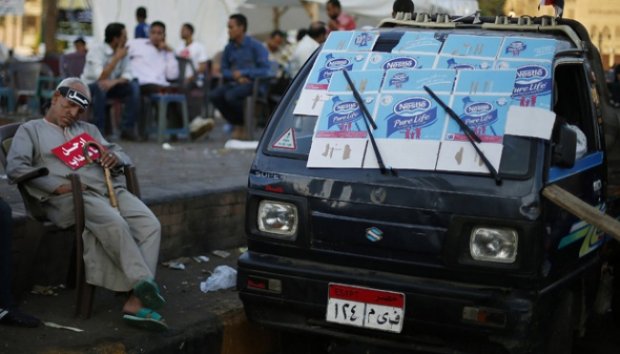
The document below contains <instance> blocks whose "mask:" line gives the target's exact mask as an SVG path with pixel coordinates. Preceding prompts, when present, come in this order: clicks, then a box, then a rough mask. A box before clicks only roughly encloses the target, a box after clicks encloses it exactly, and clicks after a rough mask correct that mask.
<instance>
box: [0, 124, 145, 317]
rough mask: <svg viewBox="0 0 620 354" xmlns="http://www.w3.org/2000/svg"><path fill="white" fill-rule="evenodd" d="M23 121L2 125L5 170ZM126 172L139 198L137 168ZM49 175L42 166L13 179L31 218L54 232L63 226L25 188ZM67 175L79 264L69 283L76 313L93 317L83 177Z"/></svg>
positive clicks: (0, 149) (0, 137)
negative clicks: (87, 271)
mask: <svg viewBox="0 0 620 354" xmlns="http://www.w3.org/2000/svg"><path fill="white" fill-rule="evenodd" d="M20 124H21V123H12V124H7V125H3V126H0V163H1V164H2V166H3V167H4V168H5V169H6V164H7V155H8V153H9V149H10V147H11V142H12V140H13V136H15V133H16V132H17V128H19V126H20ZM124 172H125V178H126V183H127V190H129V191H130V192H131V193H133V194H134V195H136V196H137V197H138V198H139V197H140V187H139V185H138V180H137V178H136V174H135V167H133V166H125V168H124ZM47 174H48V170H47V169H46V168H41V169H38V170H35V171H32V172H31V173H28V174H26V175H24V176H20V177H19V178H17V179H16V180H13V181H12V182H13V183H16V184H17V187H18V188H19V192H20V194H21V196H22V200H23V202H24V206H25V207H26V211H27V213H28V217H30V218H32V219H34V220H36V221H38V222H40V223H41V224H43V226H44V228H45V230H46V232H52V231H54V230H59V228H57V227H56V226H55V225H53V224H52V223H51V222H50V221H49V220H48V219H47V217H46V215H45V212H44V211H43V209H42V208H41V205H40V204H39V201H38V200H36V199H35V198H33V197H32V196H30V194H28V191H27V190H26V188H25V183H26V182H28V181H29V180H31V179H34V178H37V177H40V176H45V175H47ZM67 177H68V178H69V180H70V181H71V185H72V188H73V192H72V193H73V204H74V206H75V207H74V212H75V225H74V226H72V227H71V229H73V230H72V231H73V233H74V235H75V254H74V257H75V263H73V264H74V265H72V268H75V277H71V273H73V272H71V271H70V272H69V274H68V283H69V284H68V285H70V286H71V285H74V286H75V287H76V288H77V289H76V306H75V316H79V317H82V318H89V317H90V316H91V314H92V307H93V299H94V293H95V286H94V285H91V284H88V283H86V278H85V273H84V259H83V257H82V254H83V253H84V243H83V240H82V233H83V232H84V221H85V220H84V199H83V197H82V189H81V182H80V176H79V175H78V174H76V173H71V174H69V175H68V176H67Z"/></svg>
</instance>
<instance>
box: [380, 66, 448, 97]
mask: <svg viewBox="0 0 620 354" xmlns="http://www.w3.org/2000/svg"><path fill="white" fill-rule="evenodd" d="M456 73H457V72H456V71H454V70H428V69H421V70H388V71H387V72H386V73H385V79H384V80H383V88H382V90H381V92H384V93H404V92H411V93H426V91H425V90H424V86H427V87H429V88H430V89H431V90H433V92H435V93H437V94H450V93H451V92H452V87H453V86H454V80H455V78H456Z"/></svg>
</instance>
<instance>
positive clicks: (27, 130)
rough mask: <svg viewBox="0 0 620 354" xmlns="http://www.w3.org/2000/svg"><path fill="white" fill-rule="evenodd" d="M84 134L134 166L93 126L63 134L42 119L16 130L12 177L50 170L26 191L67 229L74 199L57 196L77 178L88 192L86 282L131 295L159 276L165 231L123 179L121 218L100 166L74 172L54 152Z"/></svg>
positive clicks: (118, 185)
mask: <svg viewBox="0 0 620 354" xmlns="http://www.w3.org/2000/svg"><path fill="white" fill-rule="evenodd" d="M84 132H86V133H88V134H89V135H91V136H92V137H93V138H94V140H95V141H97V142H99V143H101V144H102V145H103V146H104V147H105V148H106V149H108V151H110V152H113V153H114V154H115V155H116V156H117V158H118V159H119V161H120V162H121V163H122V164H126V163H129V162H130V160H129V157H127V155H125V154H124V153H123V152H122V150H121V148H120V147H119V146H118V145H116V144H110V143H108V142H107V141H106V140H105V139H104V138H103V137H102V136H101V133H100V132H99V130H98V129H97V127H96V126H94V125H92V124H89V123H85V122H81V121H78V122H75V123H74V124H73V125H71V126H70V127H68V128H65V129H64V130H63V129H62V128H61V127H59V126H57V125H55V124H52V123H50V122H48V121H46V120H45V119H37V120H32V121H29V122H26V123H24V124H23V125H22V126H21V127H20V128H19V129H18V130H17V133H16V134H15V137H14V139H13V142H12V144H11V148H10V151H9V155H8V163H7V174H8V176H9V177H10V178H11V179H15V178H17V177H19V176H21V175H23V174H25V173H28V172H30V171H32V170H33V169H38V168H41V167H46V168H47V169H48V170H49V175H47V176H42V177H38V178H35V179H33V180H31V181H29V182H28V183H27V185H26V188H27V190H28V192H29V193H30V194H31V195H32V196H33V197H35V198H37V199H38V200H39V201H40V202H41V206H42V207H43V209H44V210H45V212H46V213H47V216H48V218H49V219H50V220H51V221H52V222H53V223H54V224H56V225H58V226H59V227H68V226H70V225H72V224H73V223H75V219H74V212H73V200H72V197H71V194H70V193H68V194H63V195H55V194H54V191H55V190H56V189H57V188H58V187H59V186H61V185H63V184H70V181H69V179H68V178H67V177H66V176H67V175H68V174H70V173H78V174H79V175H80V179H81V182H82V184H84V185H85V186H86V190H85V191H84V209H85V210H84V212H85V220H86V225H85V231H84V234H83V235H82V237H83V239H84V262H85V266H86V267H85V268H86V281H87V282H88V283H90V284H93V285H97V286H102V287H105V288H108V289H110V290H114V291H128V290H130V289H131V288H132V287H133V286H134V285H135V283H136V282H138V281H139V280H141V279H144V278H153V277H154V276H155V269H156V266H157V258H158V255H159V243H160V239H161V227H160V224H159V221H158V220H157V218H156V217H155V215H154V214H153V213H152V212H151V211H150V210H149V209H148V207H147V206H146V205H144V203H142V201H140V200H139V199H138V198H136V197H135V196H134V195H133V194H131V193H130V192H128V191H127V190H126V189H125V184H124V179H123V178H121V177H114V187H115V191H116V194H117V197H118V202H119V211H120V213H119V211H117V210H115V209H113V208H112V207H111V206H110V202H109V199H108V197H107V188H106V185H105V178H104V173H103V168H102V167H101V165H99V164H89V165H86V166H83V167H81V168H80V169H78V170H76V171H74V170H72V169H71V168H69V167H68V166H67V165H65V164H64V163H63V162H62V161H61V160H60V159H59V158H58V157H56V155H54V154H53V153H52V152H51V150H52V149H53V148H55V147H58V146H60V145H62V144H64V143H65V142H67V141H69V140H71V139H72V138H74V137H75V136H78V135H80V134H82V133H84Z"/></svg>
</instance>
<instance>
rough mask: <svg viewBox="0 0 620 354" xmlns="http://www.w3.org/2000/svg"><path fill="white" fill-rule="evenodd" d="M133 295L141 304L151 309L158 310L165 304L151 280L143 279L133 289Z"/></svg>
mask: <svg viewBox="0 0 620 354" xmlns="http://www.w3.org/2000/svg"><path fill="white" fill-rule="evenodd" d="M133 294H134V295H135V296H136V297H138V299H140V301H141V302H142V304H143V305H144V306H146V307H149V308H152V309H159V308H161V307H162V306H164V304H165V303H166V300H165V299H164V297H163V296H161V294H160V293H159V287H158V286H157V284H156V283H155V282H154V281H153V280H151V279H143V280H140V281H139V282H138V284H136V285H135V286H134V288H133Z"/></svg>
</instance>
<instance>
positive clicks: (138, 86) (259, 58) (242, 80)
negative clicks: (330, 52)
mask: <svg viewBox="0 0 620 354" xmlns="http://www.w3.org/2000/svg"><path fill="white" fill-rule="evenodd" d="M399 1H402V0H397V2H399ZM407 1H409V2H410V0H407ZM326 14H327V15H328V17H329V20H328V22H327V23H325V22H322V21H316V22H312V23H311V24H310V26H309V27H308V28H307V29H306V28H303V31H300V32H303V33H305V35H303V36H302V37H300V38H299V41H298V42H297V43H294V44H291V43H289V41H288V40H287V34H286V33H285V32H283V31H281V30H274V31H273V32H272V33H271V34H270V35H269V38H267V40H266V41H265V42H261V41H259V40H257V39H256V38H254V37H252V36H250V35H248V34H247V31H248V26H249V23H248V19H247V18H246V17H245V16H244V15H242V14H234V15H232V16H230V18H229V21H228V36H229V43H228V44H227V45H226V46H225V47H224V48H223V50H222V51H221V54H219V55H216V56H214V57H213V58H209V56H208V54H207V48H206V47H205V45H204V44H203V43H200V42H199V41H196V40H195V39H194V26H193V25H192V24H191V23H184V24H183V25H182V27H181V30H180V36H181V39H182V40H183V42H182V43H181V45H180V46H179V47H177V48H174V49H173V48H171V47H170V46H169V45H168V43H167V40H166V25H165V24H164V23H163V22H161V21H153V22H148V21H147V19H148V17H147V15H148V14H147V9H146V8H144V7H140V8H138V9H137V10H136V20H137V22H138V23H137V25H136V26H135V29H134V38H133V39H128V32H127V29H126V28H125V25H124V24H122V23H110V24H108V25H107V26H106V28H105V39H104V42H103V43H91V44H90V48H89V50H88V52H87V54H86V59H85V66H84V69H83V72H82V74H81V79H82V80H84V82H86V83H87V84H88V87H89V90H90V93H91V95H92V99H93V105H92V116H93V118H92V122H93V123H94V124H95V125H96V126H97V127H99V129H100V131H101V132H102V134H104V136H106V137H108V138H109V139H110V140H112V138H115V137H113V136H110V135H106V131H107V130H106V124H108V123H107V119H106V105H108V104H109V102H110V100H117V101H121V102H122V103H123V107H124V108H123V114H122V119H121V122H120V138H121V139H122V140H128V141H138V140H146V139H148V133H149V132H148V129H147V127H146V123H147V122H148V117H147V113H148V112H150V109H148V107H147V106H148V104H149V101H148V97H149V96H150V95H151V94H153V93H162V92H164V93H165V92H170V91H174V90H175V89H176V88H177V87H178V86H180V87H182V88H183V90H182V91H183V92H184V93H186V94H187V93H188V92H190V90H192V89H195V88H200V87H201V86H202V85H213V86H214V87H213V89H212V90H211V93H210V95H209V97H208V100H209V101H210V102H211V103H212V104H213V106H214V107H215V108H216V109H217V111H218V112H219V113H220V114H221V115H222V117H223V118H224V119H225V120H226V121H227V123H228V125H230V126H231V129H230V131H231V138H233V139H245V138H246V131H245V129H244V128H243V123H244V118H243V107H244V100H245V98H246V97H248V96H249V95H251V94H252V93H253V82H254V81H255V80H256V79H257V78H259V77H275V78H286V79H290V78H292V77H293V76H294V75H295V74H296V73H297V72H298V71H299V69H300V67H301V66H302V65H303V63H305V61H306V60H307V59H308V58H309V57H310V56H311V55H312V53H313V52H314V50H315V49H316V48H318V47H319V45H320V44H321V43H323V42H324V41H325V39H326V38H327V34H328V33H329V31H335V30H352V29H355V28H356V23H355V19H354V17H353V16H351V15H349V14H347V13H346V12H344V11H343V10H342V6H341V4H340V1H339V0H329V1H328V2H327V4H326ZM75 44H76V51H77V50H78V46H79V47H80V48H82V46H81V43H75ZM211 49H212V52H217V50H213V49H214V48H211ZM79 50H82V49H79ZM178 58H184V59H187V61H188V62H189V68H187V67H186V68H185V70H184V71H185V74H184V76H185V77H184V78H179V63H178ZM209 61H210V63H211V65H210V66H209V65H207V63H208V62H209ZM208 74H211V75H210V76H209V75H208ZM205 77H216V78H217V79H216V80H215V81H209V82H205ZM172 82H174V83H175V85H174V86H175V87H173V88H171V83H172ZM214 82H217V84H216V85H215V84H214ZM179 84H180V85H179ZM268 85H269V83H268V82H265V83H264V84H262V85H261V86H260V90H261V91H262V92H264V91H266V90H267V89H268V88H269V87H268ZM189 97H191V96H190V95H189V94H188V98H189ZM190 103H191V102H190ZM197 106H198V107H196V106H193V105H192V104H190V114H189V115H190V116H191V117H195V118H194V120H193V121H192V123H191V124H190V130H191V137H193V138H195V137H198V136H201V135H203V134H205V133H207V132H208V131H209V130H211V129H212V128H213V127H214V124H215V121H214V120H213V119H212V118H211V117H202V116H200V113H201V111H200V104H198V105H197ZM202 113H204V111H202ZM179 118H180V117H179V112H178V109H176V110H175V109H173V110H172V112H171V114H170V117H169V124H171V125H178V124H180V119H179ZM108 130H109V129H108Z"/></svg>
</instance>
